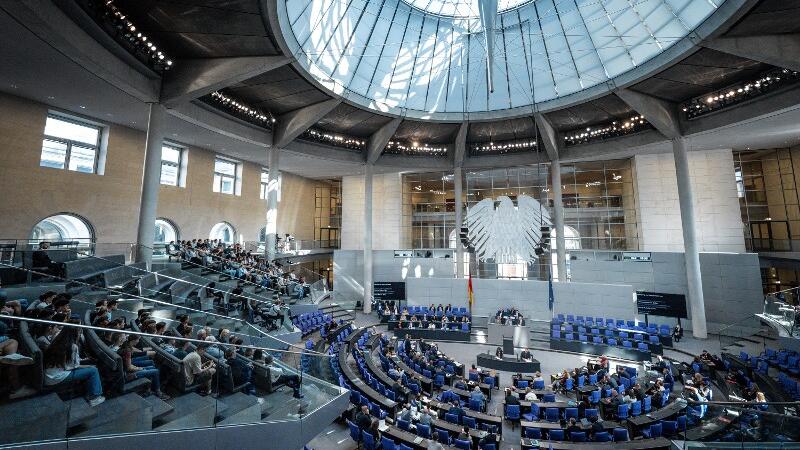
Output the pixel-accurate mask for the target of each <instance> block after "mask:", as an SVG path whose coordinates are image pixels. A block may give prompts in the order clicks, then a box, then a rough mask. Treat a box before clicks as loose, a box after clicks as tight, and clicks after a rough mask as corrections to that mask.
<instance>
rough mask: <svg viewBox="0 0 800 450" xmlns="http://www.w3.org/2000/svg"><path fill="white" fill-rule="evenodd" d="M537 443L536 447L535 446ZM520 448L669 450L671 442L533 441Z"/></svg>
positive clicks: (659, 440)
mask: <svg viewBox="0 0 800 450" xmlns="http://www.w3.org/2000/svg"><path fill="white" fill-rule="evenodd" d="M536 443H538V445H536ZM521 444H522V448H523V449H528V448H542V449H552V450H584V449H585V450H595V449H608V450H619V449H622V450H648V449H669V448H670V447H671V446H672V441H670V440H669V439H666V438H656V439H639V440H635V441H626V442H563V441H535V440H533V439H525V438H523V439H522V440H521Z"/></svg>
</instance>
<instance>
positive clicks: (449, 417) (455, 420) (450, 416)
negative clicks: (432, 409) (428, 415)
mask: <svg viewBox="0 0 800 450" xmlns="http://www.w3.org/2000/svg"><path fill="white" fill-rule="evenodd" d="M444 420H446V421H448V422H450V423H456V424H457V423H458V416H457V415H455V414H450V413H446V414H445V415H444Z"/></svg>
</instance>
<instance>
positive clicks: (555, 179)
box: [550, 159, 567, 283]
mask: <svg viewBox="0 0 800 450" xmlns="http://www.w3.org/2000/svg"><path fill="white" fill-rule="evenodd" d="M550 181H551V183H552V189H553V227H554V228H555V231H556V265H557V266H556V267H557V270H558V274H557V275H558V281H559V282H561V283H566V281H567V249H566V239H564V201H563V200H562V198H561V163H560V161H559V160H558V159H554V160H553V161H552V162H551V163H550Z"/></svg>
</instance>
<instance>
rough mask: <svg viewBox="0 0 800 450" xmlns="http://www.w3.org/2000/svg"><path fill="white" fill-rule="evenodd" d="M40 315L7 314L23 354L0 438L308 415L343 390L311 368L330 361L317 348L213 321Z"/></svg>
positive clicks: (26, 440)
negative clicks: (278, 344) (242, 338)
mask: <svg viewBox="0 0 800 450" xmlns="http://www.w3.org/2000/svg"><path fill="white" fill-rule="evenodd" d="M73 302H74V301H73ZM75 306H76V307H78V308H79V307H81V305H78V304H76V305H75ZM93 312H94V311H93V310H88V311H87V312H86V316H87V317H88V316H90V315H91V314H92V313H93ZM38 316H39V317H38V318H34V317H18V316H5V317H4V318H3V323H4V324H5V325H6V326H7V327H8V330H9V332H8V336H10V337H11V338H12V339H13V340H14V342H15V343H18V353H15V354H14V356H13V358H14V364H13V365H10V364H5V365H4V371H3V377H4V379H3V382H4V383H7V386H9V387H10V389H11V391H12V395H11V398H10V400H9V401H8V402H6V403H4V404H3V405H0V409H3V410H4V417H6V418H12V419H11V420H12V421H13V423H14V424H15V426H14V427H13V428H12V429H10V430H9V429H6V431H5V432H4V433H2V435H1V436H0V445H13V444H30V443H37V442H43V441H53V440H70V439H81V438H89V437H100V436H110V435H118V434H123V433H126V434H127V433H153V432H164V431H173V430H187V429H197V428H213V427H220V426H228V425H240V424H256V423H267V422H282V421H302V420H303V419H304V418H305V417H306V416H308V415H310V414H313V413H314V412H315V411H317V410H318V409H319V408H321V407H324V406H325V405H327V404H329V403H330V402H331V401H333V400H334V399H336V398H337V397H339V396H340V395H342V394H343V393H344V390H343V389H341V388H339V387H337V386H335V385H332V384H330V383H328V382H326V381H324V380H322V379H320V378H317V377H315V376H314V375H312V374H311V373H310V372H309V369H310V367H311V364H309V362H308V361H311V360H316V361H319V362H318V363H317V364H318V365H322V364H326V363H327V364H330V363H328V362H327V360H329V359H330V356H328V355H327V354H324V353H317V352H315V351H313V350H312V349H307V350H303V351H302V352H301V351H294V350H283V349H278V348H269V347H262V346H258V345H248V344H243V343H240V342H239V341H237V340H235V339H231V338H229V337H228V336H227V335H224V334H223V335H220V336H219V337H218V338H215V339H209V338H204V336H205V335H206V334H207V333H208V332H209V330H208V329H206V327H202V326H192V327H190V328H188V331H184V330H183V329H182V328H181V327H179V325H180V324H178V325H176V323H175V322H174V321H170V320H167V319H162V318H158V319H157V320H158V321H159V322H158V323H159V325H160V324H162V323H166V327H165V328H163V329H162V328H161V325H160V328H159V331H158V332H156V333H147V332H143V331H141V327H142V325H144V324H145V322H147V320H149V319H145V320H140V321H137V319H136V313H133V312H132V311H125V310H121V309H120V310H115V311H113V312H111V314H110V316H111V317H110V318H111V322H110V324H109V325H108V326H107V327H97V326H89V325H85V324H82V323H80V322H81V320H80V319H79V318H78V317H77V314H75V312H74V311H73V312H72V313H71V314H70V313H68V314H60V313H55V314H53V313H49V314H48V313H42V314H38ZM8 358H9V357H8V356H5V357H4V359H8Z"/></svg>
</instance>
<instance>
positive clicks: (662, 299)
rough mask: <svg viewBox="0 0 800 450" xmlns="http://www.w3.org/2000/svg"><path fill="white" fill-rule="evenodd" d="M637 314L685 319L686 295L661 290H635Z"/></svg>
mask: <svg viewBox="0 0 800 450" xmlns="http://www.w3.org/2000/svg"><path fill="white" fill-rule="evenodd" d="M636 308H637V309H638V311H639V314H649V315H653V316H664V317H677V318H680V319H687V318H688V316H687V312H686V296H685V295H683V294H665V293H661V292H645V291H636Z"/></svg>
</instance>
